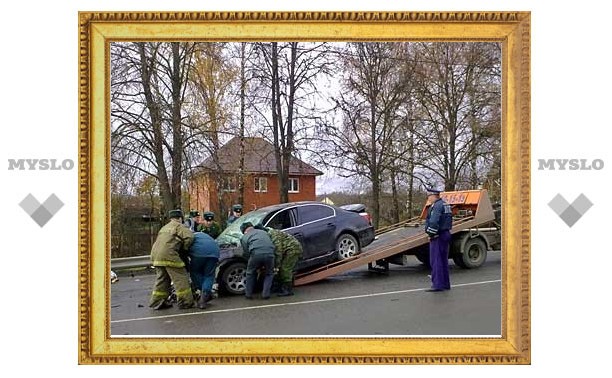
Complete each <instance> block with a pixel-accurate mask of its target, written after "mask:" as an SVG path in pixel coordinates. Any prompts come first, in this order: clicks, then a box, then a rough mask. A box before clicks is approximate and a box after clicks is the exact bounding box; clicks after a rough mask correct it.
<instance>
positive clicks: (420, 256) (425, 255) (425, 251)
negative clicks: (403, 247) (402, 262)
mask: <svg viewBox="0 0 612 378" xmlns="http://www.w3.org/2000/svg"><path fill="white" fill-rule="evenodd" d="M414 256H415V257H416V258H417V260H419V261H420V262H421V264H423V265H425V267H426V268H431V265H430V264H429V244H426V245H425V248H419V250H418V251H417V252H416V253H415V254H414Z"/></svg>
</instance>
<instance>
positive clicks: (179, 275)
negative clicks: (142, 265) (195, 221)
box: [149, 210, 194, 310]
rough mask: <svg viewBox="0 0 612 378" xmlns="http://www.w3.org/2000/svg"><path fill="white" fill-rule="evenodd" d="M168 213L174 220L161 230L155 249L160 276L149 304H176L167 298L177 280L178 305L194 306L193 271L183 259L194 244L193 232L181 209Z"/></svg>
mask: <svg viewBox="0 0 612 378" xmlns="http://www.w3.org/2000/svg"><path fill="white" fill-rule="evenodd" d="M168 215H169V217H170V222H168V223H167V224H166V225H165V226H164V227H162V228H161V229H160V230H159V233H158V234H157V239H156V240H155V243H154V244H153V248H152V249H151V261H152V263H153V266H154V267H155V273H156V278H155V286H154V287H153V292H152V293H151V299H150V300H149V307H151V308H153V309H155V310H161V309H164V308H168V307H172V304H171V303H170V302H169V301H168V300H167V298H168V296H169V295H170V285H171V283H174V288H175V290H176V296H177V303H178V307H179V308H180V309H183V308H190V307H193V306H194V300H193V293H192V291H191V284H190V282H189V274H188V273H187V270H186V267H185V262H184V260H183V259H182V258H181V255H182V254H186V253H187V251H188V250H189V247H190V246H191V244H192V243H193V232H191V231H190V230H189V229H188V228H187V227H186V226H185V225H183V223H182V218H183V212H182V211H181V210H171V211H170V212H169V213H168Z"/></svg>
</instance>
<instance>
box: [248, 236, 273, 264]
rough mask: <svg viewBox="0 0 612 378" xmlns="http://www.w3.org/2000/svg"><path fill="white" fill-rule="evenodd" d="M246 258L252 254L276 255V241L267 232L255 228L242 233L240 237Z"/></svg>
mask: <svg viewBox="0 0 612 378" xmlns="http://www.w3.org/2000/svg"><path fill="white" fill-rule="evenodd" d="M240 244H242V250H243V254H242V256H244V258H246V259H248V258H249V257H250V256H251V255H258V256H260V255H261V256H265V255H271V256H274V243H272V239H271V238H270V235H268V233H267V232H265V231H263V230H258V229H253V230H251V231H249V233H247V234H244V235H242V238H241V239H240Z"/></svg>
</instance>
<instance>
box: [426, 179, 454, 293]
mask: <svg viewBox="0 0 612 378" xmlns="http://www.w3.org/2000/svg"><path fill="white" fill-rule="evenodd" d="M426 190H427V200H428V201H429V202H430V203H431V205H430V206H429V209H428V211H427V218H426V220H425V232H426V233H427V235H429V263H430V265H431V289H429V290H427V291H431V292H439V291H444V290H450V288H451V286H450V276H449V271H448V249H449V246H450V240H451V234H450V230H451V228H452V225H453V214H452V211H451V207H450V205H449V204H447V203H446V202H444V200H442V198H440V190H438V189H436V188H433V187H431V188H426Z"/></svg>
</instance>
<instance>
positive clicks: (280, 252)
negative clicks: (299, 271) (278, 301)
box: [256, 225, 302, 297]
mask: <svg viewBox="0 0 612 378" xmlns="http://www.w3.org/2000/svg"><path fill="white" fill-rule="evenodd" d="M256 228H262V229H265V230H266V231H267V232H268V235H270V239H272V243H274V270H275V271H278V276H277V277H278V278H277V279H278V282H279V283H280V285H281V286H280V292H279V293H278V294H277V295H278V296H279V297H285V296H288V295H293V270H294V269H295V265H296V264H297V262H298V260H299V259H300V257H301V256H302V244H300V242H299V241H298V240H297V239H296V238H295V237H294V236H293V235H291V234H288V233H286V232H284V231H280V230H277V229H274V228H270V227H263V226H261V225H257V226H256Z"/></svg>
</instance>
